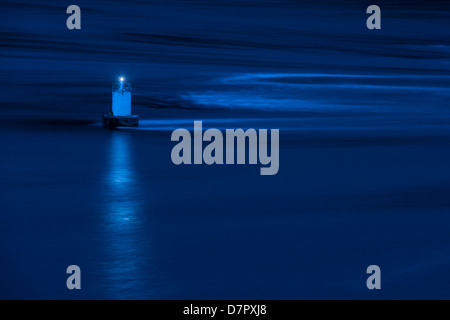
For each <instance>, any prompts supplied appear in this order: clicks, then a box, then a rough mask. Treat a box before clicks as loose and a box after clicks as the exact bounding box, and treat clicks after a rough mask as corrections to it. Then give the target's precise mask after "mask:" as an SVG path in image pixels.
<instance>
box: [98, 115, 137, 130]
mask: <svg viewBox="0 0 450 320" xmlns="http://www.w3.org/2000/svg"><path fill="white" fill-rule="evenodd" d="M103 127H105V128H116V127H139V116H138V115H134V114H132V115H129V116H115V115H113V114H111V113H104V114H103Z"/></svg>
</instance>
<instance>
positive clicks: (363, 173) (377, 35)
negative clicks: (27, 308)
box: [0, 0, 450, 299]
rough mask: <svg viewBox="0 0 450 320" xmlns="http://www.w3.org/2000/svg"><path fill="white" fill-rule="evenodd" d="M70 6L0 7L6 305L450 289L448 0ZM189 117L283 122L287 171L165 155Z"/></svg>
mask: <svg viewBox="0 0 450 320" xmlns="http://www.w3.org/2000/svg"><path fill="white" fill-rule="evenodd" d="M76 4H77V5H79V6H80V8H81V11H82V22H81V25H82V29H81V30H68V29H67V28H66V19H67V17H68V15H67V14H66V13H65V10H66V8H67V6H68V5H69V3H67V4H65V3H61V4H58V3H56V2H55V1H39V2H36V1H3V2H2V4H1V19H0V43H1V49H0V56H1V60H0V61H1V63H0V70H1V73H0V82H1V83H0V86H1V88H2V90H1V95H0V139H1V140H0V141H1V152H0V171H1V177H2V178H1V180H0V256H1V257H2V258H1V260H0V298H1V299H17V298H19V299H80V298H81V299H324V298H325V299H326V298H334V299H336V298H337V299H390V298H395V299H406V298H415V299H419V298H426V299H427V298H438V299H448V298H450V291H449V290H448V287H449V286H450V197H449V195H450V169H449V164H450V126H449V125H450V109H449V101H450V90H449V89H450V72H449V71H450V58H449V54H450V31H449V30H450V29H449V27H450V5H449V4H448V3H446V2H443V1H412V2H408V3H406V2H401V1H390V2H385V1H379V2H378V3H377V4H378V5H379V6H380V7H381V10H382V29H381V30H368V29H367V28H366V19H367V17H368V15H367V14H366V13H365V11H366V8H367V7H368V6H369V5H370V4H373V3H369V2H365V1H349V2H348V1H347V2H346V3H345V4H343V3H341V2H339V1H331V0H329V1H308V2H306V1H293V0H292V1H288V0H286V1H250V0H246V1H226V0H219V1H208V2H206V1H184V0H183V1H182V0H177V1H175V0H171V1H127V2H125V1H95V3H94V2H93V1H83V0H80V1H77V3H76ZM121 75H124V76H126V77H127V79H128V80H129V81H130V82H131V83H132V84H133V113H136V114H139V115H140V116H141V126H140V127H139V128H138V129H120V130H107V129H103V128H102V127H101V125H100V119H101V113H102V112H106V111H108V110H109V107H110V103H111V93H110V90H111V83H112V82H113V81H114V80H115V79H117V77H118V76H121ZM194 120H202V121H203V125H204V127H205V128H206V127H212V128H219V129H221V130H225V129H227V128H244V129H245V128H255V129H266V128H269V129H270V128H276V129H279V130H280V170H279V172H278V174H277V175H274V176H261V175H260V174H259V167H260V165H213V166H208V165H191V166H188V165H181V166H176V165H174V164H173V163H172V161H171V158H170V154H171V149H172V147H173V146H174V143H173V142H171V141H170V136H171V133H172V130H174V129H176V128H180V127H181V128H187V129H190V130H192V128H193V121H194ZM72 264H75V265H78V266H80V268H81V271H82V290H79V291H70V290H68V289H67V288H66V279H67V276H68V275H67V274H66V268H67V266H69V265H72ZM372 264H375V265H379V266H380V267H381V270H382V289H381V290H377V291H375V290H374V291H370V290H368V289H367V287H366V279H367V276H368V275H367V274H366V268H367V267H368V266H369V265H372Z"/></svg>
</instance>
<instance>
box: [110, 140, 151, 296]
mask: <svg viewBox="0 0 450 320" xmlns="http://www.w3.org/2000/svg"><path fill="white" fill-rule="evenodd" d="M130 141H131V137H130V135H129V132H124V131H120V132H119V131H113V132H111V140H110V148H109V152H108V153H107V155H108V161H109V162H107V163H108V165H107V166H106V168H105V169H106V175H105V179H104V184H105V185H104V188H103V189H104V197H105V198H104V199H102V202H103V203H104V210H103V219H104V225H103V231H104V234H105V237H104V238H105V242H106V243H105V245H104V246H103V248H104V250H105V259H104V267H105V273H106V275H107V279H106V281H107V287H108V292H109V293H110V294H111V296H112V298H118V299H126V298H138V297H142V294H143V292H142V291H140V290H139V289H138V288H139V287H142V288H143V287H145V286H142V282H145V274H146V273H147V271H148V270H146V269H147V266H145V263H146V260H145V259H147V258H148V257H147V255H146V254H144V251H145V250H144V248H145V246H146V244H147V242H148V239H149V237H148V234H146V235H145V237H143V235H142V232H143V230H145V229H142V223H143V204H142V201H141V200H140V197H139V188H138V175H137V174H136V172H135V170H134V169H133V168H134V166H133V155H132V152H131V150H130ZM143 238H145V239H146V241H143V240H142V239H143ZM140 284H141V286H140Z"/></svg>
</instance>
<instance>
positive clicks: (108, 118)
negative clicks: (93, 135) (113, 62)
mask: <svg viewBox="0 0 450 320" xmlns="http://www.w3.org/2000/svg"><path fill="white" fill-rule="evenodd" d="M131 91H132V90H131V84H130V83H128V82H127V81H126V79H125V78H124V77H120V78H119V79H118V81H116V82H114V83H113V86H112V103H111V111H110V112H109V113H105V114H103V126H104V127H107V128H115V127H137V126H139V116H137V115H133V114H131Z"/></svg>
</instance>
